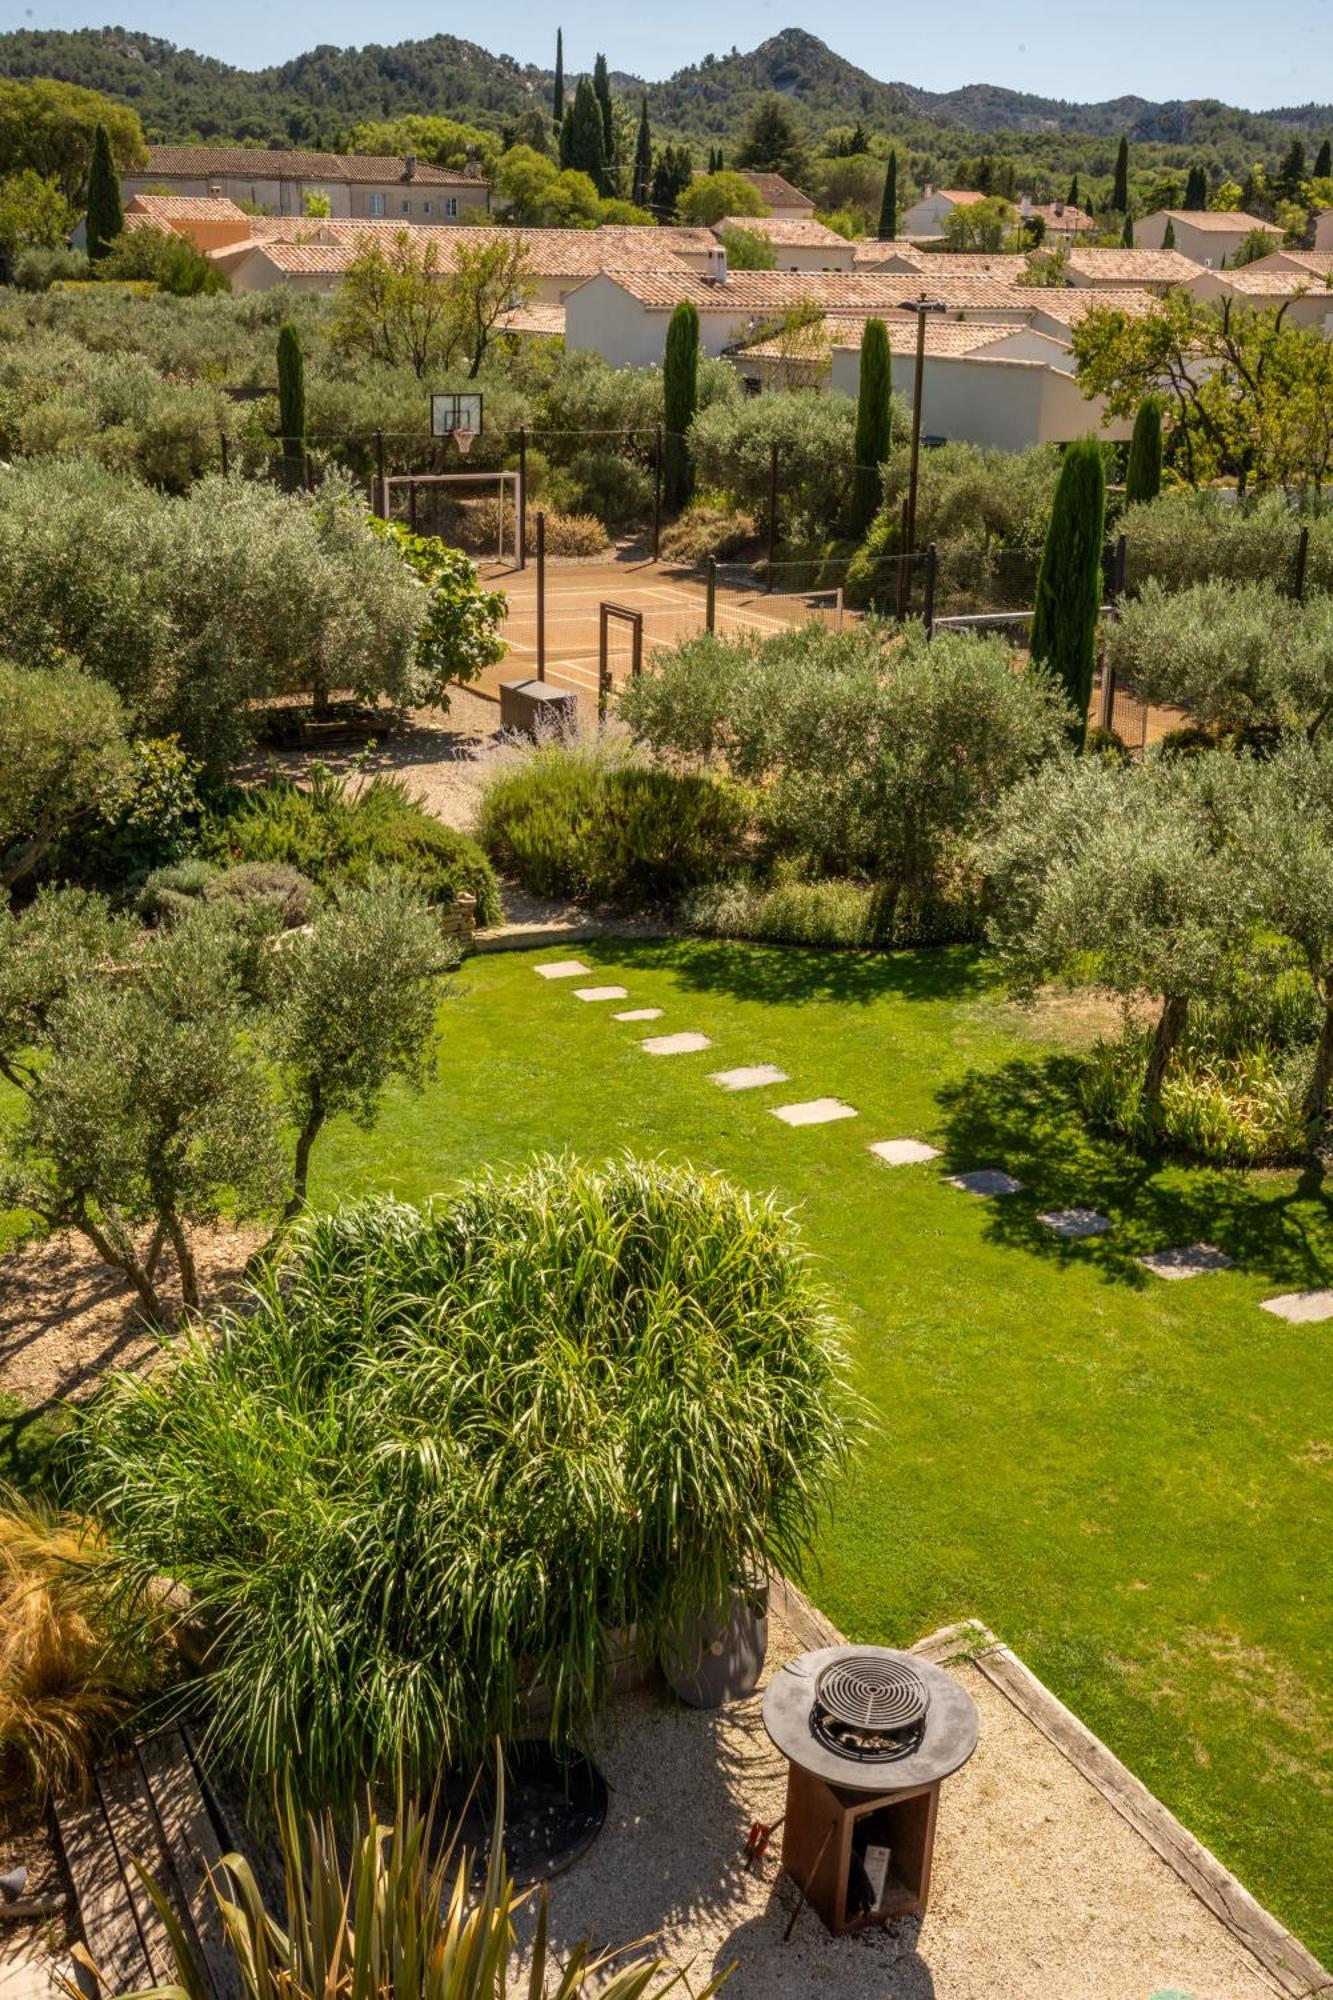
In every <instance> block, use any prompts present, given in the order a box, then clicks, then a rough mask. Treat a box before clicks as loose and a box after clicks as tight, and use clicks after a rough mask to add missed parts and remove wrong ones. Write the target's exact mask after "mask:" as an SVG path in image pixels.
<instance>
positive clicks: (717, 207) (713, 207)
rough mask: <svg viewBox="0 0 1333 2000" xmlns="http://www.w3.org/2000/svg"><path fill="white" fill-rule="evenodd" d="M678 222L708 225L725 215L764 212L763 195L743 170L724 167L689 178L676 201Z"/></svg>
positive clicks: (765, 209)
mask: <svg viewBox="0 0 1333 2000" xmlns="http://www.w3.org/2000/svg"><path fill="white" fill-rule="evenodd" d="M676 206H677V211H678V213H679V215H680V219H681V221H682V222H687V223H693V224H695V225H698V226H702V227H703V228H706V229H711V228H712V226H713V224H714V223H715V222H721V220H722V218H723V216H725V215H767V213H768V210H767V208H766V207H765V206H764V202H763V198H762V196H761V195H760V194H759V192H758V190H757V189H756V188H755V187H754V185H753V184H752V183H751V182H750V181H747V180H746V178H745V176H744V174H739V173H735V172H734V171H732V170H731V169H729V168H724V169H723V170H722V171H721V172H720V173H716V174H700V175H699V177H698V179H697V180H692V181H691V182H690V184H689V186H688V187H687V188H686V189H685V191H684V192H683V194H682V195H681V197H680V200H679V201H678V203H677V204H676Z"/></svg>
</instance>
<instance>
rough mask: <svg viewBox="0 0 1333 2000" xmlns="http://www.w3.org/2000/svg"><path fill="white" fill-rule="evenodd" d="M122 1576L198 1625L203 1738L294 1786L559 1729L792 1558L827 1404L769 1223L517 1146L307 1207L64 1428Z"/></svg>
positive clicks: (836, 1422) (815, 1341) (683, 1186)
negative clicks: (278, 1244) (223, 1290)
mask: <svg viewBox="0 0 1333 2000" xmlns="http://www.w3.org/2000/svg"><path fill="white" fill-rule="evenodd" d="M90 1432H91V1435H90V1437H89V1441H88V1449H87V1453H86V1460H87V1464H88V1467H89V1473H90V1477H91V1478H92V1480H93V1482H94V1489H93V1490H94V1492H95V1494H96V1496H97V1499H98V1503H99V1505H100V1507H101V1509H102V1518H103V1519H104V1521H105V1523H106V1526H107V1533H108V1536H109V1537H110V1539H111V1540H112V1541H113V1542H114V1543H115V1544H116V1546H117V1547H118V1549H119V1550H120V1552H121V1557H122V1561H123V1565H124V1574H125V1579H126V1582H127V1584H128V1585H129V1586H130V1587H131V1588H132V1589H134V1590H137V1591H142V1590H144V1589H147V1588H150V1587H151V1585H152V1580H153V1578H154V1577H156V1576H159V1575H163V1574H165V1575H168V1576H170V1577H172V1578H174V1579H175V1580H176V1581H177V1582H178V1583H180V1584H182V1585H184V1586H186V1587H187V1588H188V1590H189V1591H190V1593H191V1596H192V1600H193V1603H194V1606H195V1609H196V1611H197V1612H198V1614H199V1615H200V1616H202V1617H203V1618H204V1619H205V1620H207V1621H208V1622H209V1624H210V1625H211V1627H212V1628H213V1631H214V1634H215V1636H216V1641H217V1643H216V1645H215V1646H214V1648H213V1650H212V1653H211V1655H210V1661H209V1667H208V1671H207V1674H206V1677H205V1680H204V1683H203V1691H204V1692H205V1694H206V1695H207V1697H208V1707H207V1713H208V1716H209V1719H210V1721H209V1726H210V1729H211V1734H212V1739H213V1741H214V1742H215V1743H216V1744H217V1746H218V1747H219V1748H220V1749H223V1750H226V1751H228V1752H230V1753H232V1754H234V1755H235V1756H236V1757H237V1758H238V1760H239V1761H240V1763H241V1766H242V1768H243V1769H244V1770H246V1771H247V1772H249V1773H250V1774H251V1775H252V1776H254V1777H257V1778H266V1779H271V1778H274V1777H276V1776H277V1775H278V1774H279V1773H281V1772H282V1771H283V1770H284V1769H285V1768H287V1766H288V1765H289V1764H291V1765H292V1766H293V1767H294V1768H295V1769H297V1771H298V1772H299V1783H300V1784H301V1786H302V1787H303V1789H304V1790H305V1791H306V1793H307V1795H308V1796H310V1797H311V1798H313V1799H314V1800H316V1801H326V1800H334V1799H350V1798H352V1797H355V1796H356V1795H357V1793H358V1791H359V1789H360V1787H361V1786H362V1785H363V1784H364V1783H365V1782H367V1781H368V1780H371V1779H376V1780H379V1781H381V1782H388V1781H391V1780H392V1778H393V1775H394V1773H395V1771H396V1770H397V1769H398V1768H400V1767H401V1768H403V1769H404V1770H405V1771H406V1773H407V1775H408V1777H409V1778H410V1779H411V1780H412V1781H413V1782H415V1783H417V1784H418V1785H421V1786H424V1787H429V1785H430V1784H431V1783H432V1782H433V1779H434V1775H435V1773H436V1772H437V1770H438V1769H439V1767H440V1765H441V1763H442V1762H443V1763H448V1762H453V1763H456V1764H457V1763H461V1764H463V1765H466V1766H470V1765H472V1764H475V1762H476V1761H477V1760H478V1758H480V1757H482V1756H484V1755H485V1754H486V1752H487V1748H488V1745H489V1744H490V1742H491V1741H492V1739H493V1737H494V1736H495V1735H497V1734H498V1735H500V1736H501V1737H503V1738H505V1739H506V1740H509V1739H512V1738H514V1737H515V1736H517V1735H519V1734H522V1733H524V1732H525V1730H528V1729H529V1728H530V1724H531V1722H532V1719H533V1714H534V1706H535V1705H534V1703H533V1701H532V1699H531V1697H532V1694H533V1691H534V1689H540V1690H541V1697H542V1699H541V1704H540V1707H541V1712H542V1713H543V1714H544V1715H545V1714H547V1713H548V1711H549V1722H548V1724H547V1727H548V1728H549V1733H550V1735H551V1737H552V1739H553V1741H554V1742H556V1743H557V1744H558V1745H561V1744H569V1743H571V1742H576V1741H579V1740H582V1739H583V1738H584V1737H585V1736H586V1733H587V1730H588V1728H589V1726H590V1724H591V1721H592V1719H593V1717H594V1715H595V1714H596V1712H597V1709H598V1706H599V1704H600V1702H601V1701H602V1699H603V1696H604V1694H605V1692H606V1685H607V1644H606V1635H607V1633H608V1631H610V1630H613V1629H621V1628H628V1627H631V1626H633V1627H635V1628H636V1629H637V1632H638V1636H639V1639H640V1641H641V1643H642V1644H643V1645H644V1646H645V1648H647V1647H654V1646H656V1645H657V1644H658V1643H660V1641H661V1640H662V1639H663V1638H664V1636H665V1635H666V1634H668V1633H670V1632H671V1631H673V1630H675V1629H676V1628H677V1627H678V1626H679V1625H680V1623H681V1621H682V1619H683V1618H686V1617H688V1616H690V1615H692V1614H697V1613H700V1612H703V1611H706V1610H713V1609H720V1608H721V1607H722V1606H723V1605H724V1604H725V1603H726V1602H727V1600H728V1595H729V1591H730V1588H731V1585H732V1582H733V1581H734V1580H735V1579H736V1578H737V1577H738V1576H740V1575H749V1574H752V1573H755V1572H759V1573H764V1572H766V1571H768V1570H769V1569H770V1568H772V1567H775V1566H780V1567H782V1568H784V1569H796V1568H797V1567H799V1564H800V1562H801V1558H802V1556H803V1553H804V1552H805V1549H806V1547H807V1544H808V1541H809V1537H810V1535H811V1532H812V1529H813V1527H814V1524H815V1522H816V1519H817V1516H818V1513H819V1510H820V1506H821V1503H822V1502H823V1500H824V1498H825V1495H826V1493H827V1488H828V1483H829V1473H830V1470H831V1469H832V1468H833V1467H835V1466H836V1464H837V1463H838V1462H839V1460H840V1459H841V1458H842V1456H843V1454H844V1451H845V1448H846V1443H847V1422H846V1417H845V1414H844V1404H843V1398H842V1392H841V1388H840V1383H839V1363H838V1356H837V1349H836V1346H835V1343H834V1339H833V1335H832V1328H831V1322H830V1318H829V1314H828V1312H827V1309H826V1307H825V1305H824V1302H823V1300H822V1298H821V1296H820V1294H819V1292H818V1291H817V1289H816V1288H815V1286H814V1284H813V1281H812V1278H811V1275H810V1271H809V1267H808V1264H807V1261H806V1258H805V1255H804V1252H803V1250H802V1247H801V1244H800V1240H799V1237H798V1234H797V1231H796V1228H795V1225H794V1223H793V1222H792V1220H791V1218H790V1217H789V1216H788V1215H786V1214H784V1213H783V1212H782V1211H781V1210H779V1209H778V1208H777V1206H776V1205H775V1204H774V1203H773V1202H772V1201H768V1200H764V1199H761V1198H758V1197H755V1196H752V1195H749V1194H746V1193H743V1192H741V1191H739V1190H737V1189H735V1188H733V1187H731V1186H730V1185H729V1184H728V1183H727V1182H726V1181H724V1180H722V1179H721V1178H720V1177H719V1176H717V1175H714V1174H707V1173H700V1172H697V1171H695V1170H693V1169H691V1168H688V1167H679V1166H668V1165H665V1164H662V1163H658V1162H644V1161H638V1160H634V1159H623V1160H620V1161H617V1162H614V1163H612V1164H610V1165H608V1166H606V1167H602V1168H596V1167H591V1166H587V1165H584V1164H581V1163H580V1162H578V1161H576V1160H572V1159H569V1158H564V1159H552V1158H548V1159H542V1160H538V1161H536V1162H535V1163H534V1164H532V1165H531V1166H529V1167H528V1168H527V1169H526V1170H525V1171H523V1172H520V1173H518V1174H516V1175H514V1176H512V1177H511V1178H507V1179H498V1178H487V1179H483V1180H480V1181H477V1182H475V1183H473V1184H471V1185H469V1186H465V1187H464V1188H463V1189H462V1190H461V1191H460V1192H459V1193H457V1194H456V1195H454V1196H452V1197H451V1198H449V1199H448V1200H443V1201H441V1202H439V1203H438V1204H437V1205H436V1206H435V1207H434V1208H432V1209H428V1210H425V1211H422V1210H419V1209H415V1208H409V1207H406V1206H404V1205H403V1204H401V1203H397V1202H392V1201H386V1200H379V1201H371V1202H367V1203H363V1204H361V1205H359V1206H356V1207H352V1208H348V1209H346V1210H344V1211H343V1212H341V1213H339V1214H334V1215H330V1216H324V1217H320V1218H316V1219H313V1220H311V1221H309V1222H308V1223H306V1224H304V1225H303V1226H302V1227H301V1228H300V1230H299V1231H298V1233H297V1236H296V1238H295V1241H294V1245H293V1249H292V1252H291V1254H290V1256H289V1258H288V1260H287V1262H286V1264H285V1266H284V1267H283V1269H282V1271H281V1273H280V1275H279V1277H278V1278H275V1279H274V1280H272V1281H271V1282H270V1281H265V1283H264V1284H263V1286H262V1287H261V1289H259V1290H258V1291H257V1292H256V1294H255V1295H254V1298H253V1301H252V1305H251V1309H250V1311H249V1312H248V1313H247V1314H246V1315H245V1316H244V1317H235V1318H231V1319H228V1320H225V1321H224V1322H223V1325H222V1327H221V1337H220V1338H217V1339H215V1338H212V1337H208V1338H203V1337H200V1338H196V1339H193V1340H189V1339H186V1340H181V1341H178V1342H177V1343H176V1344H175V1346H174V1347H173V1349H172V1351H171V1352H170V1353H169V1354H168V1355H166V1356H165V1357H164V1359H163V1361H162V1362H161V1364H160V1365H159V1366H158V1367H157V1368H156V1369H154V1370H153V1372H152V1374H151V1375H150V1376H148V1377H146V1378H144V1379H142V1380H138V1379H134V1378H128V1377H127V1378H124V1379H122V1380H121V1381H119V1382H118V1383H117V1384H116V1385H115V1387H114V1388H113V1389H112V1391H111V1392H110V1393H109V1395H108V1396H107V1397H106V1398H105V1399H104V1400H103V1401H102V1403H101V1404H100V1405H99V1408H98V1410H97V1412H96V1414H95V1415H94V1416H93V1417H92V1418H91V1420H90Z"/></svg>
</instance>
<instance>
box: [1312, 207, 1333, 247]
mask: <svg viewBox="0 0 1333 2000" xmlns="http://www.w3.org/2000/svg"><path fill="white" fill-rule="evenodd" d="M1314 247H1315V249H1316V250H1333V208H1321V209H1320V211H1319V213H1318V215H1317V216H1316V217H1315V219H1314Z"/></svg>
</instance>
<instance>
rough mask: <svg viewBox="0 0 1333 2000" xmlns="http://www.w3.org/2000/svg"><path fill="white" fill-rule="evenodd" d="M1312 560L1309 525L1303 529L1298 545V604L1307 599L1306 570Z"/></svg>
mask: <svg viewBox="0 0 1333 2000" xmlns="http://www.w3.org/2000/svg"><path fill="white" fill-rule="evenodd" d="M1309 559H1310V529H1309V525H1308V523H1307V524H1306V525H1304V526H1302V528H1301V534H1300V540H1299V541H1298V542H1297V544H1296V602H1297V603H1298V604H1300V603H1302V602H1303V601H1304V598H1305V568H1306V564H1307V563H1308V561H1309Z"/></svg>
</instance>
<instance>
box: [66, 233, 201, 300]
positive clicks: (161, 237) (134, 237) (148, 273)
mask: <svg viewBox="0 0 1333 2000" xmlns="http://www.w3.org/2000/svg"><path fill="white" fill-rule="evenodd" d="M96 270H97V275H98V277H100V278H104V279H117V280H126V281H137V280H142V281H144V282H145V283H148V284H153V285H156V286H158V287H159V289H160V290H162V291H164V292H171V293H172V294H173V296H174V297H176V298H180V299H194V298H198V297H200V296H201V294H206V293H209V292H225V291H226V289H227V280H226V277H225V276H224V274H223V273H222V272H221V271H220V270H219V269H218V267H217V265H216V264H214V263H211V262H210V260H209V259H208V258H207V257H206V256H205V255H204V253H203V251H202V250H196V248H195V246H194V244H193V243H191V242H190V240H189V238H188V237H186V236H179V235H178V234H177V233H176V231H175V230H174V229H127V230H125V231H124V232H123V233H122V234H121V235H118V236H115V237H113V238H111V239H109V240H108V242H107V244H106V246H105V249H104V251H103V253H102V255H101V257H100V260H99V261H98V263H97V266H96Z"/></svg>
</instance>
